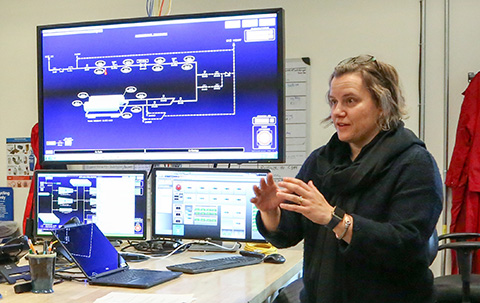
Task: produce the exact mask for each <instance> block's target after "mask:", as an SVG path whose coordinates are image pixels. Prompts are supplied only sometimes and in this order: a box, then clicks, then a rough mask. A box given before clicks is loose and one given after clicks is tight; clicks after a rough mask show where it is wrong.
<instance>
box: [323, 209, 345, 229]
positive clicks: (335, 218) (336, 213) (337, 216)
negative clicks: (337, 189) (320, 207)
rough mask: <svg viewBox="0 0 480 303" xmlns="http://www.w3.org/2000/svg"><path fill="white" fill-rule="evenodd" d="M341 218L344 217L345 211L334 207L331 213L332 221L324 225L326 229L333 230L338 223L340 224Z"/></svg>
mask: <svg viewBox="0 0 480 303" xmlns="http://www.w3.org/2000/svg"><path fill="white" fill-rule="evenodd" d="M343 216H345V211H344V210H343V209H341V208H338V207H336V206H335V208H334V209H333V211H332V219H331V220H330V222H328V224H327V225H326V226H327V228H328V229H331V230H333V229H334V228H335V227H336V226H337V225H338V223H340V222H342V220H343Z"/></svg>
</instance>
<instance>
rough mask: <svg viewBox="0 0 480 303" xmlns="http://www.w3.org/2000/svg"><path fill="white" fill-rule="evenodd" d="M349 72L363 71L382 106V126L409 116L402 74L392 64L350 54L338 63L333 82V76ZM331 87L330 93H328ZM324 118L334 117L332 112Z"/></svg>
mask: <svg viewBox="0 0 480 303" xmlns="http://www.w3.org/2000/svg"><path fill="white" fill-rule="evenodd" d="M349 73H359V74H360V75H361V77H362V79H363V83H364V84H365V86H366V88H367V89H368V91H369V92H370V94H371V95H372V97H373V100H374V101H375V103H376V105H377V107H378V108H380V109H381V110H382V113H381V115H380V117H379V118H378V121H377V123H378V125H379V127H380V128H381V129H382V130H389V129H392V128H396V127H397V126H398V125H399V123H400V121H402V119H403V118H405V117H406V115H407V112H406V105H405V98H404V97H403V94H402V91H401V89H400V83H399V77H398V73H397V71H396V69H395V68H394V67H393V66H391V65H390V64H387V63H384V62H381V61H378V60H377V59H376V58H375V57H374V56H371V55H360V56H357V57H352V58H347V59H345V60H343V61H341V62H340V63H338V65H337V66H336V67H335V69H334V70H333V73H332V74H331V76H330V81H329V85H331V83H332V80H333V78H338V77H340V76H342V75H345V74H349ZM329 94H330V91H329V92H328V93H327V96H328V95H329ZM324 121H331V116H329V117H327V118H326V119H325V120H324Z"/></svg>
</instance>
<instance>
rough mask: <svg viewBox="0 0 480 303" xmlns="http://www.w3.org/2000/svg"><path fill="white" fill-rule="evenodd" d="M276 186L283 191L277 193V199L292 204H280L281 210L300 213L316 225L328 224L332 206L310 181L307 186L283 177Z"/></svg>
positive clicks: (298, 180)
mask: <svg viewBox="0 0 480 303" xmlns="http://www.w3.org/2000/svg"><path fill="white" fill-rule="evenodd" d="M278 185H279V186H280V187H282V188H284V189H283V190H280V191H278V192H277V197H279V198H281V199H283V200H286V201H290V202H292V203H288V202H287V203H281V204H280V207H281V208H283V209H285V210H289V211H294V212H297V213H300V214H302V215H304V216H305V217H307V218H308V219H310V221H312V222H315V223H317V224H321V225H325V224H327V223H328V222H330V220H331V219H332V211H333V206H331V205H330V204H329V203H328V202H327V200H325V197H324V196H323V195H322V193H321V192H320V191H319V190H318V189H317V188H316V187H315V185H314V184H313V182H312V181H308V184H307V183H305V182H303V181H302V180H300V179H296V178H289V177H285V178H283V181H281V182H278Z"/></svg>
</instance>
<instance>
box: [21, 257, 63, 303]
mask: <svg viewBox="0 0 480 303" xmlns="http://www.w3.org/2000/svg"><path fill="white" fill-rule="evenodd" d="M56 256H57V254H56V253H52V254H42V255H38V254H29V255H28V263H29V265H30V277H31V278H32V292H33V293H43V294H48V293H52V292H53V278H54V273H55V258H56Z"/></svg>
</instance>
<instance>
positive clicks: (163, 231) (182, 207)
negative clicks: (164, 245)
mask: <svg viewBox="0 0 480 303" xmlns="http://www.w3.org/2000/svg"><path fill="white" fill-rule="evenodd" d="M268 172H269V171H268V170H239V169H235V170H222V169H207V168H205V169H201V168H156V169H154V171H153V187H152V194H153V198H152V210H153V216H152V218H153V220H152V221H153V222H152V227H153V232H152V235H153V236H154V237H168V238H174V239H183V238H186V239H204V240H205V239H211V240H221V241H243V242H259V241H262V242H263V241H265V240H264V238H263V236H262V235H261V234H260V233H259V232H258V229H257V225H256V223H255V216H256V213H257V211H258V210H257V208H256V207H255V205H254V204H252V203H251V202H250V199H251V198H252V197H253V196H254V192H253V185H258V184H260V179H261V178H265V177H266V176H267V174H268Z"/></svg>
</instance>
